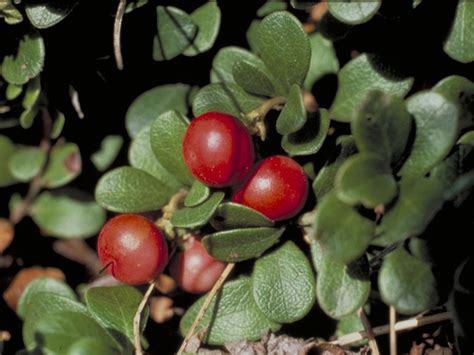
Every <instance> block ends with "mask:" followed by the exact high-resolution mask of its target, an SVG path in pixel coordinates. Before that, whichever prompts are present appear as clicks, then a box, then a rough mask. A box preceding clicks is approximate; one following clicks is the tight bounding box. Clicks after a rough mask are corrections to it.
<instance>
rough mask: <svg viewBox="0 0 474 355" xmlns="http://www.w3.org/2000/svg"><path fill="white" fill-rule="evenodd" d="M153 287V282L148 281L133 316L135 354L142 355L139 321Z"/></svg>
mask: <svg viewBox="0 0 474 355" xmlns="http://www.w3.org/2000/svg"><path fill="white" fill-rule="evenodd" d="M154 289H155V282H153V281H152V282H150V286H148V289H147V290H146V292H145V295H144V296H143V299H142V301H141V302H140V304H139V305H138V309H137V313H135V316H134V317H133V345H134V347H135V355H143V350H142V339H141V332H140V323H141V317H142V312H143V309H144V308H145V306H146V304H147V302H148V298H150V295H151V293H152V292H153V290H154Z"/></svg>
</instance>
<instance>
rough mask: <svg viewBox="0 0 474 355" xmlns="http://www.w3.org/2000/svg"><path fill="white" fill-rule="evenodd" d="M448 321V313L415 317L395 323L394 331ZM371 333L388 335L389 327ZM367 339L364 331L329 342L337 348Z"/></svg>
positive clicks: (378, 328)
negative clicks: (337, 346)
mask: <svg viewBox="0 0 474 355" xmlns="http://www.w3.org/2000/svg"><path fill="white" fill-rule="evenodd" d="M450 319H451V314H450V313H449V312H444V313H438V314H434V315H432V316H427V317H415V318H410V319H406V320H403V321H400V322H397V323H395V326H394V329H395V332H404V331H407V330H411V329H415V328H418V327H422V326H424V325H428V324H433V323H439V322H444V321H447V320H450ZM372 332H373V334H374V335H375V336H379V335H385V334H388V333H389V332H390V325H388V324H386V325H382V326H380V327H375V328H372ZM367 338H368V335H367V332H365V331H363V332H355V333H350V334H346V335H343V336H340V337H339V338H337V339H336V340H334V341H331V342H330V343H331V344H335V345H339V346H345V345H350V344H354V343H357V342H359V341H361V340H364V339H367Z"/></svg>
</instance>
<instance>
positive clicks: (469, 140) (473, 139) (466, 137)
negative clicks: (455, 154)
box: [456, 131, 474, 145]
mask: <svg viewBox="0 0 474 355" xmlns="http://www.w3.org/2000/svg"><path fill="white" fill-rule="evenodd" d="M456 144H469V145H474V131H469V132H466V133H464V134H463V135H462V136H461V138H459V139H458V141H457V142H456Z"/></svg>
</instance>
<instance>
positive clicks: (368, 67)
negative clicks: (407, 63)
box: [331, 3, 413, 122]
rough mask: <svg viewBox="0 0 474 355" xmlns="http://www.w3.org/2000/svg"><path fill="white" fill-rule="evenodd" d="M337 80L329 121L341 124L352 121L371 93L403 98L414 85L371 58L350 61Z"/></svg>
mask: <svg viewBox="0 0 474 355" xmlns="http://www.w3.org/2000/svg"><path fill="white" fill-rule="evenodd" d="M341 4H342V3H341ZM338 77H339V86H338V89H337V93H336V97H335V99H334V102H333V103H332V106H331V113H332V118H334V119H335V120H336V121H341V122H350V121H352V119H353V118H354V117H355V115H356V113H357V110H358V108H359V107H360V106H361V105H362V103H363V102H364V100H365V98H366V97H367V94H368V93H369V92H370V91H374V90H380V91H382V92H384V93H386V94H391V95H395V96H398V97H404V96H405V95H406V94H407V93H408V92H409V91H410V89H411V87H412V85H413V78H402V77H399V76H398V75H397V74H396V73H395V72H394V71H393V70H392V69H391V68H389V67H387V66H386V64H382V63H381V61H380V60H379V59H378V58H377V57H375V56H374V55H370V54H361V55H359V56H358V57H356V58H354V59H352V60H351V61H350V62H349V63H347V64H346V65H345V66H344V67H343V68H342V69H341V70H340V71H339V74H338Z"/></svg>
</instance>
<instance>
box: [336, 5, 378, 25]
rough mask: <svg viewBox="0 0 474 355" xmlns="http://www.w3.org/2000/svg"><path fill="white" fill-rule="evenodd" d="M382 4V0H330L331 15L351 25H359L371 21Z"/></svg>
mask: <svg viewBox="0 0 474 355" xmlns="http://www.w3.org/2000/svg"><path fill="white" fill-rule="evenodd" d="M381 5H382V1H381V0H372V1H367V0H348V1H340V0H328V8H329V11H330V12H331V15H333V16H334V17H335V18H337V19H338V20H339V21H341V22H344V23H347V24H349V25H358V24H361V23H364V22H367V21H369V20H370V19H371V18H372V17H374V15H375V14H376V13H377V11H378V10H379V8H380V6H381Z"/></svg>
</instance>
